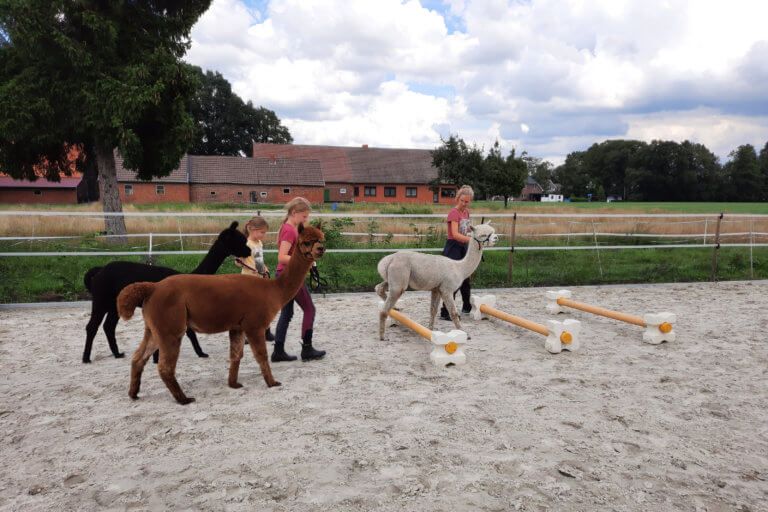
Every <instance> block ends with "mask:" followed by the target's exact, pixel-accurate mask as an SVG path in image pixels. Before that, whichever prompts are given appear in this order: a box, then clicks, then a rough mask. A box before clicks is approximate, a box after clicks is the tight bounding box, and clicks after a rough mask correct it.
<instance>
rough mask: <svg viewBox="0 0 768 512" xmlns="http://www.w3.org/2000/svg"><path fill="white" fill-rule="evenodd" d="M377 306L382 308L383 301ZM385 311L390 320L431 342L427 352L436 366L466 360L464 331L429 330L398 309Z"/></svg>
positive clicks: (465, 336) (465, 334)
mask: <svg viewBox="0 0 768 512" xmlns="http://www.w3.org/2000/svg"><path fill="white" fill-rule="evenodd" d="M379 308H380V309H381V310H383V308H384V301H379ZM387 313H388V315H389V317H390V318H391V319H392V320H395V321H397V322H398V323H400V324H402V325H404V326H406V327H408V328H409V329H410V330H412V331H413V332H415V333H416V334H418V335H419V336H421V337H422V338H424V339H426V340H427V341H431V342H432V344H433V345H434V348H433V349H432V352H431V353H430V354H429V359H430V360H431V361H432V363H433V364H435V365H436V366H446V365H449V364H455V365H462V364H465V363H466V362H467V356H466V354H465V353H464V344H465V343H466V342H467V333H466V332H464V331H460V330H458V329H454V330H452V331H450V332H447V333H446V332H442V331H431V330H429V329H427V328H426V327H424V326H423V325H421V324H420V323H418V322H416V321H414V320H411V319H410V318H408V317H407V316H405V315H404V314H402V313H401V312H399V311H396V310H394V309H390V310H389V311H388V312H387Z"/></svg>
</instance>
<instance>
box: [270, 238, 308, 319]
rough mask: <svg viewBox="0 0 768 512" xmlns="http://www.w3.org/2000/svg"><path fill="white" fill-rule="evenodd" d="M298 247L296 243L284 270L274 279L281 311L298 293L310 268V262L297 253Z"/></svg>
mask: <svg viewBox="0 0 768 512" xmlns="http://www.w3.org/2000/svg"><path fill="white" fill-rule="evenodd" d="M298 245H299V244H298V243H297V244H296V248H295V249H294V250H293V254H292V255H291V259H290V261H289V262H288V265H287V266H286V267H285V270H284V271H283V272H282V273H281V274H280V275H279V276H277V278H276V279H275V281H277V289H278V290H279V292H278V293H279V299H280V308H281V309H282V307H283V306H285V305H286V304H288V302H289V301H290V300H291V299H292V298H294V297H295V296H296V294H297V293H298V292H299V289H300V288H301V285H302V284H304V280H305V279H306V278H307V272H309V269H310V268H311V267H312V261H311V260H308V259H307V258H306V257H304V255H303V254H301V253H300V252H299V250H298V249H299V248H298Z"/></svg>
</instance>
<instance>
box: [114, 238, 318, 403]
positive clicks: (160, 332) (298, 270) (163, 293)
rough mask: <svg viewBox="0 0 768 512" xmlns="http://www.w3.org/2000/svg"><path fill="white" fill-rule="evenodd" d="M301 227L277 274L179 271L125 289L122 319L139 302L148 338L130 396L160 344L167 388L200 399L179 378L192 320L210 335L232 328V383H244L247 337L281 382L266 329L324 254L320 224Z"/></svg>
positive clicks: (270, 380) (264, 369) (134, 367)
mask: <svg viewBox="0 0 768 512" xmlns="http://www.w3.org/2000/svg"><path fill="white" fill-rule="evenodd" d="M298 232H299V239H298V242H297V244H296V248H295V250H294V251H293V254H292V255H291V261H290V262H289V263H288V266H287V267H286V269H285V271H284V272H283V273H282V274H280V276H279V277H277V278H275V279H263V278H261V277H258V276H251V275H246V274H225V275H213V276H211V275H194V274H179V275H175V276H170V277H167V278H165V279H163V280H162V281H160V282H157V283H148V282H144V283H135V284H132V285H129V286H127V287H126V288H125V289H123V291H122V292H120V295H119V296H118V298H117V310H118V312H119V313H120V318H122V319H123V320H128V319H129V318H131V317H132V316H133V311H134V309H136V307H137V306H138V305H139V304H141V305H142V311H143V314H144V339H143V340H142V342H141V346H140V347H139V348H138V350H136V352H135V353H134V354H133V362H132V363H131V386H130V389H129V391H128V395H129V396H130V397H131V398H133V399H137V398H138V395H139V387H140V385H141V373H142V371H143V370H144V365H145V364H146V363H147V359H149V357H150V356H151V355H152V352H154V351H155V350H156V349H159V351H160V362H159V364H158V366H157V370H158V372H159V373H160V377H161V378H162V379H163V382H165V385H166V386H168V390H169V391H170V392H171V394H172V395H173V397H174V398H175V399H176V401H177V402H179V403H180V404H182V405H184V404H188V403H190V402H193V401H194V400H195V399H194V398H192V397H187V396H186V395H185V394H184V392H183V391H182V390H181V387H179V383H178V382H177V381H176V361H177V360H178V358H179V348H180V346H181V338H182V336H184V333H185V332H186V330H187V325H189V327H191V328H192V329H194V330H195V331H197V332H202V333H206V334H213V333H217V332H224V331H229V361H230V366H229V387H231V388H241V387H242V384H240V383H238V382H237V375H238V371H239V369H240V359H242V357H243V345H244V341H245V337H246V336H247V337H248V341H249V344H250V346H251V350H253V356H254V357H255V358H256V361H258V363H259V366H260V367H261V374H262V375H263V376H264V380H265V381H266V383H267V386H268V387H272V386H279V385H280V383H279V382H277V381H276V380H275V379H274V377H272V370H271V369H270V368H269V362H268V359H267V345H266V340H265V339H264V334H265V331H266V329H267V327H268V326H269V324H270V323H271V322H272V320H273V319H274V318H275V316H276V315H277V314H278V313H279V312H280V310H281V309H282V308H283V306H285V305H286V304H287V303H288V301H290V300H291V299H292V298H293V297H294V296H295V295H296V293H298V291H299V288H300V287H301V285H302V284H303V283H304V279H305V278H306V275H307V272H308V271H309V269H310V267H311V266H312V263H313V262H314V261H315V260H317V259H319V258H322V256H323V254H324V253H325V247H324V246H323V239H324V237H323V232H322V231H321V230H320V229H318V228H314V227H312V226H307V227H304V226H302V225H301V224H300V225H299V227H298Z"/></svg>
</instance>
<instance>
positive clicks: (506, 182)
mask: <svg viewBox="0 0 768 512" xmlns="http://www.w3.org/2000/svg"><path fill="white" fill-rule="evenodd" d="M527 175H528V167H527V165H526V161H525V160H524V159H523V158H518V157H516V156H515V150H514V148H513V149H512V151H510V152H509V155H507V157H506V158H504V157H503V156H502V155H501V148H500V147H499V141H496V142H495V143H494V144H493V147H492V148H491V149H490V150H489V151H488V155H487V156H486V157H485V176H486V180H487V183H488V185H489V187H490V192H489V194H490V195H491V196H494V195H502V196H504V208H506V207H507V201H508V200H509V198H510V197H514V196H517V195H519V194H520V192H521V191H522V190H523V187H524V186H525V177H526V176H527Z"/></svg>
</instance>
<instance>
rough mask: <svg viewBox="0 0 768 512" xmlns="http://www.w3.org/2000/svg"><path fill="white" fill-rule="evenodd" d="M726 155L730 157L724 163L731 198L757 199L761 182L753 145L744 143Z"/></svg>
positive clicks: (758, 198)
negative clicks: (728, 179)
mask: <svg viewBox="0 0 768 512" xmlns="http://www.w3.org/2000/svg"><path fill="white" fill-rule="evenodd" d="M728 156H729V157H730V158H731V159H730V160H729V161H728V162H727V163H726V164H725V173H726V175H727V176H729V178H730V185H731V191H730V192H731V199H732V200H738V201H759V200H760V197H761V196H762V185H763V183H762V176H761V175H760V168H759V166H758V161H757V153H756V152H755V147H754V146H753V145H752V144H744V145H742V146H739V147H738V149H736V150H735V151H731V153H730V155H728Z"/></svg>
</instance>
